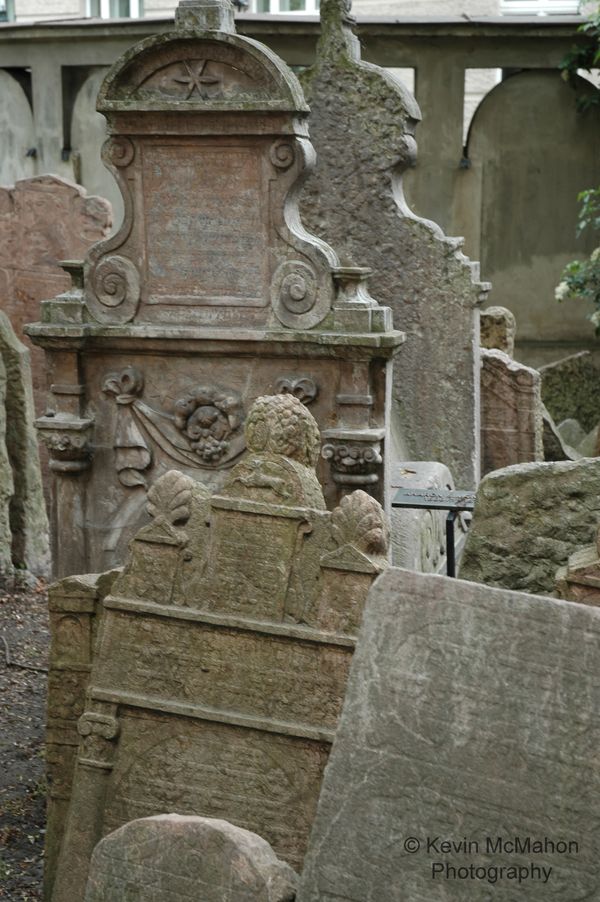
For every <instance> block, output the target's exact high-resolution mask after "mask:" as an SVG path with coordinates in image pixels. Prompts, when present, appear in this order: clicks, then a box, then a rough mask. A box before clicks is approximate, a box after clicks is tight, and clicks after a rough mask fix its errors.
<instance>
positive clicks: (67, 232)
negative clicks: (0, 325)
mask: <svg viewBox="0 0 600 902" xmlns="http://www.w3.org/2000/svg"><path fill="white" fill-rule="evenodd" d="M111 219H112V214H111V208H110V204H109V203H108V201H105V200H104V199H103V198H101V197H88V195H87V194H86V192H85V191H84V189H83V188H81V187H80V186H79V185H75V184H74V183H73V182H69V181H67V180H66V179H63V178H59V177H58V176H55V175H41V176H37V177H35V178H28V179H22V180H20V181H18V182H16V183H15V185H14V187H10V188H0V300H1V302H2V309H3V310H4V312H5V313H7V314H8V316H9V318H10V321H11V323H12V326H13V329H14V330H15V332H16V335H17V337H18V338H19V340H20V341H23V342H24V344H25V346H26V347H28V348H29V350H30V352H31V371H32V379H33V396H34V402H35V409H36V412H37V414H38V416H39V415H40V414H42V413H44V411H45V410H46V391H47V389H48V388H49V387H50V385H46V378H47V373H46V368H45V360H44V354H43V353H42V351H40V349H39V348H36V347H35V346H34V345H33V344H32V342H31V341H30V339H29V338H28V336H27V335H26V334H25V332H24V328H23V327H24V326H25V324H26V323H30V322H33V321H35V320H37V319H39V316H40V304H41V302H42V300H44V299H45V298H48V297H51V296H52V295H53V294H59V293H60V292H61V291H64V290H65V289H67V288H69V286H70V284H71V280H70V278H69V276H68V275H67V273H66V272H65V271H64V270H63V269H62V268H61V266H60V261H62V260H71V259H75V260H77V259H83V257H84V255H85V253H86V251H87V250H88V248H89V247H90V245H92V244H93V243H94V242H95V241H99V240H100V239H101V238H103V237H105V236H106V235H107V234H108V232H109V229H110V225H111ZM55 388H57V389H58V388H59V386H55Z"/></svg>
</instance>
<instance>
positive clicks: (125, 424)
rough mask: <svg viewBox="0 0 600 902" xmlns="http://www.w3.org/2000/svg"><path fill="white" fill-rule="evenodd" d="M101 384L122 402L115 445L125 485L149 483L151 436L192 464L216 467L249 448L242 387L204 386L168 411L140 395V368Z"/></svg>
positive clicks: (175, 456)
mask: <svg viewBox="0 0 600 902" xmlns="http://www.w3.org/2000/svg"><path fill="white" fill-rule="evenodd" d="M102 388H103V391H104V392H105V393H106V394H109V395H113V396H114V398H115V401H116V403H117V405H118V412H117V425H116V429H115V438H114V443H113V447H114V449H115V458H116V469H117V473H118V476H119V481H120V482H121V484H122V485H125V486H137V485H141V486H145V485H146V478H145V476H144V473H143V471H144V470H147V469H148V467H150V465H151V463H152V451H151V450H150V444H149V440H152V441H153V442H154V443H155V444H157V445H158V446H159V448H161V450H162V451H163V452H164V453H165V454H166V455H167V457H170V458H171V459H172V460H174V461H176V462H177V463H178V464H181V465H183V466H184V467H191V468H193V469H213V468H217V467H219V466H222V465H224V464H227V463H229V462H230V461H233V460H234V458H236V457H237V456H238V455H239V454H241V453H242V451H243V450H244V447H245V440H244V433H243V429H242V426H243V422H244V412H243V405H242V400H241V397H240V396H239V395H238V393H237V392H234V391H223V390H221V389H220V388H217V387H216V386H208V385H200V386H198V387H197V388H195V389H194V390H193V391H191V392H189V393H188V394H186V395H184V396H183V397H182V398H180V399H179V400H178V401H176V403H175V406H174V413H173V414H169V413H165V412H164V411H160V410H155V409H154V408H152V407H150V406H149V405H148V404H145V403H144V402H143V401H142V400H141V398H140V395H141V394H142V392H143V389H144V377H143V375H142V373H141V372H140V371H139V370H138V369H136V368H135V367H126V368H125V369H124V370H122V371H121V372H120V373H110V374H109V375H108V376H107V377H106V379H105V381H104V385H103V387H102Z"/></svg>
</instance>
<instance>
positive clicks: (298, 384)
mask: <svg viewBox="0 0 600 902" xmlns="http://www.w3.org/2000/svg"><path fill="white" fill-rule="evenodd" d="M275 391H276V392H277V394H278V395H294V397H295V398H298V400H299V401H302V403H303V404H310V403H311V401H314V400H315V398H316V397H317V395H318V394H319V386H318V385H317V383H316V382H315V380H314V379H311V377H310V376H299V377H298V378H294V377H293V376H280V378H279V379H278V380H277V382H276V383H275Z"/></svg>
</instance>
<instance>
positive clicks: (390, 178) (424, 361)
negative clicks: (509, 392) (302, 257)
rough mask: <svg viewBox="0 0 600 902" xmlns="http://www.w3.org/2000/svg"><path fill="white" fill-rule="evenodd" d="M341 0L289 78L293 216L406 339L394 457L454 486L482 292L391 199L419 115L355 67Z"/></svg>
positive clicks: (326, 4) (469, 407)
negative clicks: (296, 99)
mask: <svg viewBox="0 0 600 902" xmlns="http://www.w3.org/2000/svg"><path fill="white" fill-rule="evenodd" d="M349 9H350V3H349V2H348V0H323V2H322V3H321V40H320V42H319V47H318V51H317V60H316V63H315V65H314V66H313V67H312V68H311V69H309V70H307V71H306V72H304V73H303V74H302V76H301V79H302V85H303V87H304V90H305V93H306V97H307V99H308V102H309V104H310V109H311V113H310V133H311V138H312V140H313V142H314V145H315V149H316V151H317V165H316V168H315V170H314V173H313V174H312V175H311V176H310V178H309V179H308V180H307V182H306V184H305V186H304V189H303V192H302V195H301V204H300V208H301V212H302V216H303V219H304V220H305V221H306V223H307V224H308V225H309V226H310V227H311V228H312V229H313V231H315V232H316V233H317V234H318V235H320V236H321V237H322V238H324V239H325V240H327V241H331V242H332V244H333V245H334V246H335V247H336V248H337V250H338V252H339V253H340V254H341V255H342V254H343V256H344V258H347V259H349V260H356V261H364V262H366V263H367V264H368V265H369V266H370V267H371V268H372V269H373V277H372V282H371V287H372V290H373V293H374V295H375V296H376V297H377V298H379V299H380V300H381V301H382V302H383V303H385V304H387V305H388V306H389V307H391V309H392V311H393V315H394V322H395V324H396V326H397V327H398V328H401V329H403V330H404V331H405V332H406V333H407V339H406V345H405V347H404V348H403V350H402V354H401V355H400V356H399V357H398V359H397V360H396V362H395V365H394V381H393V424H394V427H393V428H394V439H395V441H396V445H397V449H398V452H397V456H398V458H399V459H402V460H411V461H415V460H426V461H432V460H435V461H439V462H441V463H442V464H444V465H445V466H446V467H448V469H449V470H450V472H451V473H452V475H453V477H454V479H455V481H456V485H457V487H460V488H465V489H467V488H474V487H475V485H476V483H477V481H478V478H479V441H480V439H479V359H478V348H479V324H478V311H477V305H478V304H479V303H480V302H481V300H482V299H483V297H484V296H485V291H486V290H487V288H488V287H489V286H487V285H484V284H481V283H479V282H477V277H478V266H477V264H474V263H471V262H470V261H469V260H468V259H467V258H466V257H464V256H463V255H462V254H461V253H460V251H459V248H460V245H461V241H460V239H453V238H446V237H445V236H444V235H443V234H442V232H441V230H440V229H439V228H438V226H437V225H435V224H434V223H432V222H428V221H426V220H423V219H419V218H417V217H416V216H415V215H414V214H413V213H412V212H411V211H410V210H409V209H408V207H407V205H406V203H405V201H404V199H403V195H402V174H403V172H404V171H405V170H406V169H407V168H408V167H409V166H411V165H413V164H414V161H415V150H416V145H415V140H414V137H413V135H414V130H415V126H416V124H417V122H418V121H419V119H420V118H421V115H420V112H419V108H418V106H417V104H416V101H415V99H414V97H413V96H412V95H411V94H410V93H409V92H408V91H407V90H406V89H405V88H404V86H403V85H402V84H401V82H399V81H398V80H397V79H395V78H394V77H393V76H392V75H391V74H390V73H389V72H386V71H385V70H384V69H381V68H379V67H377V66H373V65H371V64H369V63H365V62H362V61H361V59H360V50H359V47H358V42H357V40H356V38H355V37H354V35H353V34H352V30H351V23H352V19H351V18H350V16H349Z"/></svg>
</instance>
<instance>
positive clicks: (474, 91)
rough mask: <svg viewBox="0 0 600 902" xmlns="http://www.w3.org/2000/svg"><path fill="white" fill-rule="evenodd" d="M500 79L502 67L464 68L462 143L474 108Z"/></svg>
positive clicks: (465, 137) (465, 141)
mask: <svg viewBox="0 0 600 902" xmlns="http://www.w3.org/2000/svg"><path fill="white" fill-rule="evenodd" d="M501 80H502V69H497V68H496V69H465V99H464V106H463V143H464V144H466V143H467V136H468V134H469V128H470V125H471V122H472V120H473V116H474V115H475V110H476V109H477V107H478V106H479V104H480V103H481V102H482V100H483V99H484V97H485V96H486V95H487V94H489V92H490V91H492V90H493V89H494V88H495V87H496V85H497V84H498V82H500V81H501Z"/></svg>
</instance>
